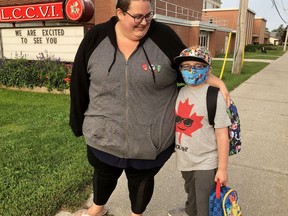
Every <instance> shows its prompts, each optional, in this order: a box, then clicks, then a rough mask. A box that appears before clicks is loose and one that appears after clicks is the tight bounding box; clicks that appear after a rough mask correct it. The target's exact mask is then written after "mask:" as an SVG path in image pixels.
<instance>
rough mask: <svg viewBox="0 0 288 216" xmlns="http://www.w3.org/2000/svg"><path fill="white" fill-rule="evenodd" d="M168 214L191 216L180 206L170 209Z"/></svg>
mask: <svg viewBox="0 0 288 216" xmlns="http://www.w3.org/2000/svg"><path fill="white" fill-rule="evenodd" d="M168 216H189V215H188V214H187V213H186V212H185V208H178V209H172V210H169V211H168Z"/></svg>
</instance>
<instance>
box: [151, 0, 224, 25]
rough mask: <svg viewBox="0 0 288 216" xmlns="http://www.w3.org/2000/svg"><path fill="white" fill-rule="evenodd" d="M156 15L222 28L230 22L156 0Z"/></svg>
mask: <svg viewBox="0 0 288 216" xmlns="http://www.w3.org/2000/svg"><path fill="white" fill-rule="evenodd" d="M154 10H155V14H159V15H163V16H169V17H174V18H178V19H183V20H188V21H202V22H207V23H213V24H215V25H218V26H221V27H225V28H227V27H228V22H227V20H225V19H222V18H219V17H212V16H210V15H208V14H207V13H205V12H199V11H196V10H193V9H191V8H186V7H182V6H180V5H177V4H173V3H170V2H166V1H163V0H154Z"/></svg>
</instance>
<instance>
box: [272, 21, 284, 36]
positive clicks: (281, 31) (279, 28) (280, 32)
mask: <svg viewBox="0 0 288 216" xmlns="http://www.w3.org/2000/svg"><path fill="white" fill-rule="evenodd" d="M284 30H285V28H284V26H283V24H281V25H280V26H279V27H278V28H277V29H273V30H272V32H276V33H277V35H276V36H277V37H281V36H282V35H283V32H284Z"/></svg>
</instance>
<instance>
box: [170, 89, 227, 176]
mask: <svg viewBox="0 0 288 216" xmlns="http://www.w3.org/2000/svg"><path fill="white" fill-rule="evenodd" d="M207 89H208V85H207V84H205V85H203V86H201V87H199V88H192V87H190V86H184V87H183V88H182V89H181V90H180V92H179V95H178V98H177V102H176V107H175V113H176V116H177V117H176V136H175V143H176V147H175V151H176V156H177V157H176V158H177V169H179V170H180V171H192V170H210V169H215V168H217V166H218V153H217V143H216V136H215V132H214V128H213V127H212V126H211V125H210V124H209V121H208V113H207V105H206V95H207ZM214 121H215V128H224V127H228V126H229V125H231V122H230V119H229V116H228V114H227V111H226V104H225V100H224V97H223V95H222V94H221V93H220V92H219V93H218V100H217V109H216V114H215V119H214ZM227 136H228V133H227Z"/></svg>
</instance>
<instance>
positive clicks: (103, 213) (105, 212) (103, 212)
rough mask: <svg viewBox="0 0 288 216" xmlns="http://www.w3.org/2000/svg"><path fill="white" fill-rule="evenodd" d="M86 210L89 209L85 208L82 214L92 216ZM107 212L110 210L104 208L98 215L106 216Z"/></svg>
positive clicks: (82, 215)
mask: <svg viewBox="0 0 288 216" xmlns="http://www.w3.org/2000/svg"><path fill="white" fill-rule="evenodd" d="M86 211H87V210H84V211H83V212H82V214H81V216H90V215H88V214H86ZM107 213H108V210H107V209H104V210H103V211H102V212H100V213H98V214H97V215H96V216H105V215H107Z"/></svg>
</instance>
